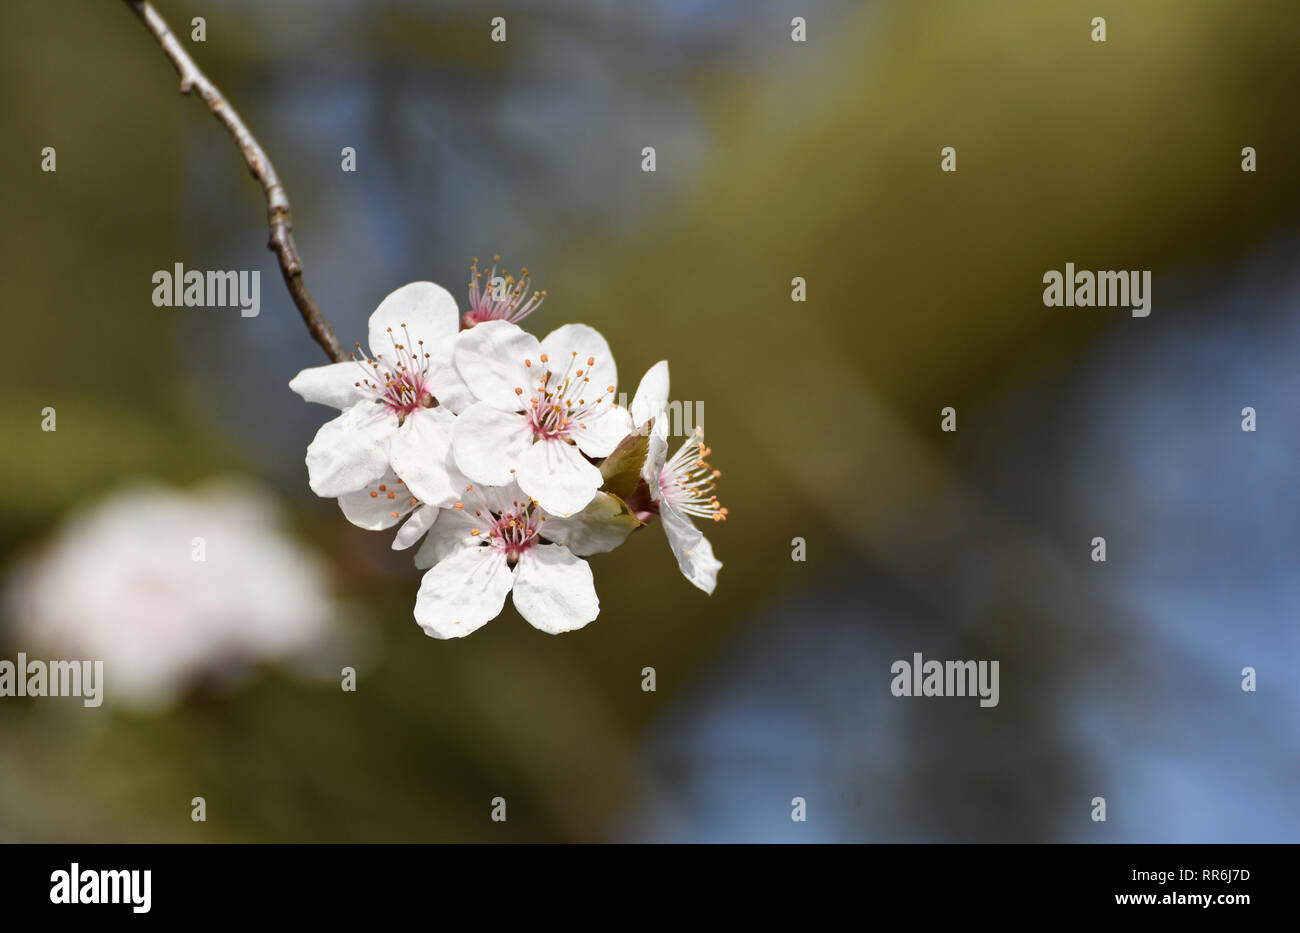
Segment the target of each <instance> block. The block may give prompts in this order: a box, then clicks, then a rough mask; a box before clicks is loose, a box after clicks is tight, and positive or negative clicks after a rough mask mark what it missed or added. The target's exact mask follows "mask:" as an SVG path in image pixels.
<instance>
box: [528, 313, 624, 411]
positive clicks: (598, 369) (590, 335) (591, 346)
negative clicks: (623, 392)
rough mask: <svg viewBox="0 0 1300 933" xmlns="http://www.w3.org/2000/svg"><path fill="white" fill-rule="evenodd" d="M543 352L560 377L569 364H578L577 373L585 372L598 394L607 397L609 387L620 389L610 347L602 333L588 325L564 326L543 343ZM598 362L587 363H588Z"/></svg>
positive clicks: (552, 332) (554, 331)
mask: <svg viewBox="0 0 1300 933" xmlns="http://www.w3.org/2000/svg"><path fill="white" fill-rule="evenodd" d="M542 352H543V353H545V354H546V355H547V356H548V357H550V362H549V363H547V365H548V366H549V367H550V368H551V369H553V370H555V371H556V372H557V373H563V372H565V370H566V369H567V368H568V366H569V363H570V361H572V360H575V359H576V360H577V363H576V364H575V367H574V368H576V369H581V370H583V371H584V372H583V375H584V376H586V377H589V378H590V379H591V385H592V386H593V387H594V388H595V389H596V391H597V394H601V393H604V392H605V391H606V390H607V389H608V388H609V387H610V386H614V387H615V388H617V387H618V367H617V366H615V365H614V356H613V354H611V353H610V352H609V344H608V343H606V342H605V338H604V337H602V336H601V335H600V332H599V331H598V330H596V329H595V328H593V327H588V326H587V325H586V324H565V325H564V326H563V327H557V328H556V329H555V330H553V331H551V332H550V333H549V334H547V335H546V338H545V339H544V340H543V341H542ZM589 359H591V360H595V362H594V363H588V362H587V360H589Z"/></svg>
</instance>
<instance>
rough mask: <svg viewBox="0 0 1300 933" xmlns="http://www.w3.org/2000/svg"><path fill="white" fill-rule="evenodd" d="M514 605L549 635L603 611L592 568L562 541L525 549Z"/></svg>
mask: <svg viewBox="0 0 1300 933" xmlns="http://www.w3.org/2000/svg"><path fill="white" fill-rule="evenodd" d="M514 594H515V595H514V600H515V608H516V609H518V610H519V614H520V615H521V616H523V617H524V618H525V619H526V620H527V621H528V624H529V625H531V626H532V627H533V628H535V629H540V630H541V631H543V632H546V633H547V634H550V635H558V634H560V633H561V632H572V631H573V630H574V629H580V628H582V627H583V626H584V625H586V624H587V623H588V622H590V621H592V620H593V619H595V618H596V616H597V615H599V614H600V599H599V598H597V596H596V585H595V583H594V582H593V581H592V578H591V567H590V565H589V564H588V563H587V562H586V561H585V560H583V559H582V558H581V557H577V556H575V555H574V554H573V553H572V552H571V551H570V550H569V549H568V548H566V547H564V546H563V545H559V544H538V545H534V546H533V547H531V548H529V549H528V550H526V551H524V553H523V554H522V555H521V556H520V558H519V567H518V568H517V569H516V571H515V590H514Z"/></svg>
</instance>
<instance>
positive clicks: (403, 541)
mask: <svg viewBox="0 0 1300 933" xmlns="http://www.w3.org/2000/svg"><path fill="white" fill-rule="evenodd" d="M439 511H441V510H440V509H438V508H436V507H434V506H432V505H422V506H420V507H419V508H418V509H416V510H415V511H414V512H412V513H411V517H410V518H408V519H407V520H406V524H404V525H402V527H401V528H399V529H397V534H396V536H394V538H393V550H394V551H404V550H406V548H408V547H410V546H411V545H412V544H414V543H415V542H416V541H419V540H420V536H421V535H423V534H424V533H425V532H426V531H428V530H429V529H430V528H432V527H433V523H434V522H435V521H437V519H438V512H439ZM430 566H433V562H432V561H431V562H430Z"/></svg>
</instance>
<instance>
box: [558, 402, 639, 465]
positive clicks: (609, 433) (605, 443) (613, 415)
mask: <svg viewBox="0 0 1300 933" xmlns="http://www.w3.org/2000/svg"><path fill="white" fill-rule="evenodd" d="M631 433H632V419H631V418H629V417H628V414H627V409H624V408H618V407H611V408H607V409H605V410H604V411H603V412H601V413H600V414H598V415H596V416H595V417H592V418H588V419H587V420H586V421H584V422H582V424H580V425H578V426H577V428H576V430H575V429H573V428H571V429H570V434H571V436H572V437H573V439H574V440H575V441H577V442H578V447H579V448H580V449H581V450H582V452H583V453H584V454H586V455H587V456H589V457H608V456H609V455H610V454H612V453H613V452H614V448H615V447H617V446H618V444H619V441H621V440H623V438H625V437H627V436H628V435H629V434H631Z"/></svg>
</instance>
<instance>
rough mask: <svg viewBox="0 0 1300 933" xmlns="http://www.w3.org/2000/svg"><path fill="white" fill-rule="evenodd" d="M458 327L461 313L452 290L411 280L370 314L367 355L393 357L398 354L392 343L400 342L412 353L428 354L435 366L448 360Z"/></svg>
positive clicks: (439, 365)
mask: <svg viewBox="0 0 1300 933" xmlns="http://www.w3.org/2000/svg"><path fill="white" fill-rule="evenodd" d="M403 326H405V332H403ZM390 329H391V332H390ZM459 330H460V312H459V311H458V310H457V309H456V299H455V298H453V297H451V292H449V291H447V289H445V288H443V287H442V286H441V285H435V284H433V283H432V282H412V283H411V284H409V285H403V286H402V287H401V288H399V289H397V291H395V292H392V293H390V294H389V295H388V296H387V297H385V298H384V300H383V301H381V302H380V303H379V307H378V308H376V309H375V310H374V313H373V314H371V315H370V355H371V356H373V357H375V358H378V357H379V356H380V354H382V355H383V357H384V359H386V360H392V359H393V358H394V357H395V356H396V353H397V351H396V348H395V347H394V346H393V345H394V343H400V344H404V345H406V346H407V348H408V349H409V350H410V351H411V353H413V354H415V353H421V354H422V353H428V354H429V360H428V363H429V365H430V366H431V367H433V368H434V369H437V368H439V367H442V366H446V365H448V363H450V361H451V356H452V351H453V349H454V348H455V345H456V333H457V331H459ZM408 338H409V342H408ZM421 340H423V341H424V346H423V347H421V346H420V341H421Z"/></svg>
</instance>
